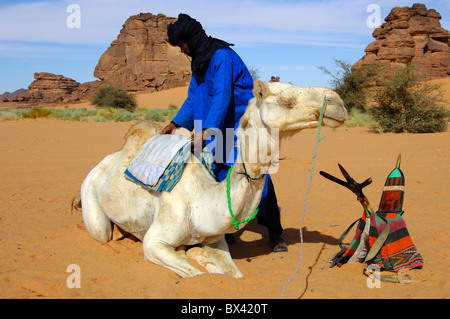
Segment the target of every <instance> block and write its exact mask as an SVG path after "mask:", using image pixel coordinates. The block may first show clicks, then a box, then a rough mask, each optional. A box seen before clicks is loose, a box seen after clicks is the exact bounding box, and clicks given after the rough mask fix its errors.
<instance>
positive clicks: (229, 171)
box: [226, 165, 259, 230]
mask: <svg viewBox="0 0 450 319" xmlns="http://www.w3.org/2000/svg"><path fill="white" fill-rule="evenodd" d="M233 166H234V165H233ZM233 166H231V167H230V169H229V170H228V173H227V178H226V182H227V201H228V211H229V212H230V215H231V224H233V226H234V229H236V230H239V225H240V224H244V223H248V222H249V221H251V220H252V219H253V218H255V217H256V214H258V210H259V208H256V210H255V212H254V213H253V215H252V216H251V217H250V218H247V219H244V220H241V221H236V217H234V213H233V208H232V207H231V194H230V175H231V171H232V170H233Z"/></svg>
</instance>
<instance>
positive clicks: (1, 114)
mask: <svg viewBox="0 0 450 319" xmlns="http://www.w3.org/2000/svg"><path fill="white" fill-rule="evenodd" d="M17 120H20V112H19V111H17V110H14V109H1V110H0V121H17Z"/></svg>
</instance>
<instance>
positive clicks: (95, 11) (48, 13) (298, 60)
mask: <svg viewBox="0 0 450 319" xmlns="http://www.w3.org/2000/svg"><path fill="white" fill-rule="evenodd" d="M415 2H418V0H415V1H407V0H398V1H386V0H379V1H378V0H368V1H366V0H321V1H301V0H227V1H223V0H190V1H185V0H127V1H123V0H67V1H65V0H60V1H56V0H19V1H17V0H16V1H10V0H1V1H0V70H1V71H0V93H3V92H5V91H10V92H12V91H14V90H16V89H19V88H27V87H28V85H29V84H30V83H31V82H32V81H33V80H34V78H33V74H34V72H51V73H56V74H62V75H64V76H67V77H70V78H72V79H74V80H76V81H78V82H80V83H82V82H86V81H93V80H95V77H94V75H93V73H94V68H95V66H96V65H97V62H98V60H99V58H100V56H101V54H102V53H103V52H104V51H105V50H106V49H107V48H108V46H109V45H110V43H111V42H112V41H113V40H114V39H116V37H117V35H118V34H119V31H120V29H121V28H122V25H123V23H124V22H125V20H126V19H127V18H128V17H129V16H131V15H135V14H139V13H141V12H143V13H145V12H150V13H153V14H158V13H162V14H164V15H166V16H172V17H177V16H178V13H180V12H183V13H187V14H189V15H191V16H192V17H193V18H195V19H197V20H198V21H200V22H201V23H202V25H203V27H204V29H205V30H206V32H207V34H208V35H211V36H213V37H217V38H221V39H223V40H225V41H228V42H231V43H234V44H235V47H234V50H235V51H236V52H238V54H239V55H240V56H241V57H242V59H243V60H244V61H245V63H246V64H247V65H250V66H253V67H255V68H257V69H258V70H259V73H260V76H261V79H262V80H269V79H270V76H271V75H276V76H280V78H281V81H282V82H292V83H293V84H295V85H297V86H324V87H326V86H328V81H329V77H328V76H326V75H324V74H323V73H322V71H320V70H319V69H318V68H317V66H326V67H328V68H329V69H333V68H334V62H333V59H341V60H344V61H347V62H349V63H351V64H353V63H355V62H356V61H358V60H359V59H360V58H361V57H362V56H363V55H364V48H365V47H366V46H367V45H368V44H369V43H370V42H372V41H373V40H374V38H373V37H372V32H373V30H374V29H373V26H371V25H370V23H369V24H368V23H367V21H368V19H369V22H371V21H376V20H373V18H374V17H375V16H374V14H376V11H373V10H370V8H371V7H370V5H373V4H374V5H376V6H377V8H379V9H380V19H381V20H380V21H381V23H382V22H384V18H385V17H386V16H387V15H388V13H389V12H390V10H391V9H392V8H393V7H395V6H399V7H402V6H412V4H413V3H415ZM421 3H424V4H425V5H426V6H427V8H428V9H436V10H437V11H438V12H439V13H441V15H442V16H443V19H442V20H441V25H442V26H443V27H444V28H445V29H447V30H449V29H450V1H448V0H432V1H422V2H421ZM71 4H76V5H78V6H79V9H80V15H79V17H80V27H79V28H69V27H68V25H67V19H68V17H69V16H70V15H71V14H73V11H71V10H69V12H68V11H67V9H68V7H69V5H71Z"/></svg>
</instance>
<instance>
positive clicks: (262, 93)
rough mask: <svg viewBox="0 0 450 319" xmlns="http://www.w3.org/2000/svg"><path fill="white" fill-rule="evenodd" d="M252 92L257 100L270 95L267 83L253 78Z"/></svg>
mask: <svg viewBox="0 0 450 319" xmlns="http://www.w3.org/2000/svg"><path fill="white" fill-rule="evenodd" d="M253 94H254V95H255V97H256V98H257V99H258V100H264V99H265V98H266V97H268V96H269V95H270V90H269V85H268V84H267V83H265V82H262V81H259V80H255V81H254V82H253Z"/></svg>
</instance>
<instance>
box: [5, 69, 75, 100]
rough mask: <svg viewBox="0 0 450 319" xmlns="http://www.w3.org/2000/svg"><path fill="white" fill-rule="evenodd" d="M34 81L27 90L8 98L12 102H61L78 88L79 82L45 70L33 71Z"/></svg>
mask: <svg viewBox="0 0 450 319" xmlns="http://www.w3.org/2000/svg"><path fill="white" fill-rule="evenodd" d="M34 79H35V80H34V81H33V82H31V84H30V85H29V86H28V91H27V92H25V93H22V94H19V95H18V96H16V97H14V98H12V99H10V101H12V102H31V103H40V102H44V103H53V102H62V101H63V100H64V99H65V98H66V97H67V96H68V95H70V94H71V93H72V92H73V91H75V90H76V89H78V87H79V86H80V83H78V82H76V81H75V80H72V79H69V78H66V77H64V76H62V75H56V74H52V73H47V72H40V73H34Z"/></svg>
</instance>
